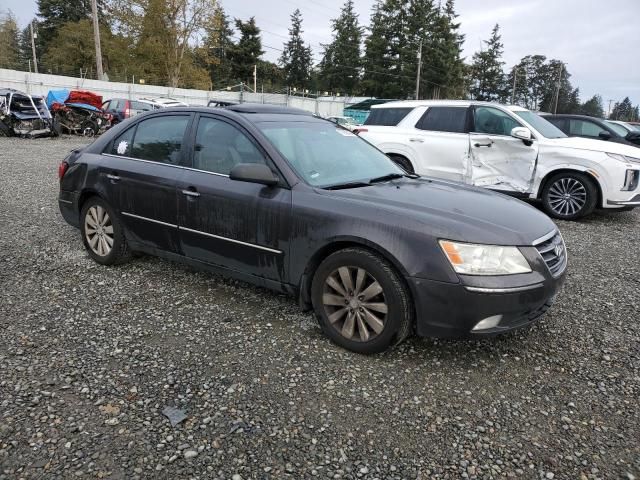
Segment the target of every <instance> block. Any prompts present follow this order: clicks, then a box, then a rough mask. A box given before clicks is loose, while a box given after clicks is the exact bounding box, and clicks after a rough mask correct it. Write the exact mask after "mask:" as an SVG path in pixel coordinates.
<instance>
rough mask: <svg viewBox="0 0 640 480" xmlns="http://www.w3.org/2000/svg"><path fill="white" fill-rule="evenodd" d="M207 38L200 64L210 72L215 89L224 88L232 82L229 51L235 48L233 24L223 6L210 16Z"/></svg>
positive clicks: (205, 28) (201, 50)
mask: <svg viewBox="0 0 640 480" xmlns="http://www.w3.org/2000/svg"><path fill="white" fill-rule="evenodd" d="M204 34H205V38H204V41H203V45H202V47H201V49H200V51H199V55H198V57H199V60H200V63H201V64H203V66H204V67H205V68H206V69H207V70H208V71H209V75H210V77H211V84H212V85H213V88H214V89H216V88H222V87H225V86H227V85H228V84H229V83H230V82H231V81H232V66H231V61H230V59H229V49H230V48H231V47H232V46H233V40H232V38H231V37H232V36H233V30H232V29H231V22H230V21H229V17H228V16H227V14H226V13H225V11H224V9H223V8H222V6H221V5H218V6H217V7H216V9H215V10H214V12H213V15H210V16H209V18H208V19H207V22H206V23H205V27H204Z"/></svg>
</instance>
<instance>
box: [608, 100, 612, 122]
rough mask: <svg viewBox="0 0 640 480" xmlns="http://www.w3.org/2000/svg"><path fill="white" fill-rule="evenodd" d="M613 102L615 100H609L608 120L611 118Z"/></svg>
mask: <svg viewBox="0 0 640 480" xmlns="http://www.w3.org/2000/svg"><path fill="white" fill-rule="evenodd" d="M611 102H613V98H610V99H609V108H608V109H607V118H609V117H610V116H611Z"/></svg>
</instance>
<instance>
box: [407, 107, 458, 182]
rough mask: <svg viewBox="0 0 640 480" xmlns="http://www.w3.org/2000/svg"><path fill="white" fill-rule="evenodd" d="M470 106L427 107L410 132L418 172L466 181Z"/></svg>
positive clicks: (409, 139) (410, 141) (409, 138)
mask: <svg viewBox="0 0 640 480" xmlns="http://www.w3.org/2000/svg"><path fill="white" fill-rule="evenodd" d="M469 111H470V110H469V107H465V106H460V107H458V106H452V107H446V106H443V107H429V108H428V109H427V111H426V112H424V114H423V115H422V117H421V118H420V119H419V120H418V122H417V123H416V124H415V128H414V129H413V131H412V132H410V134H409V136H408V139H407V140H408V141H409V143H410V145H411V147H412V148H413V149H414V150H415V151H416V152H417V157H418V162H419V166H418V173H422V174H425V175H429V176H432V177H436V178H444V179H447V180H455V181H459V182H469V178H470V176H469V173H470V172H468V164H469V133H468V132H469V129H468V124H470V119H469V118H468V115H469Z"/></svg>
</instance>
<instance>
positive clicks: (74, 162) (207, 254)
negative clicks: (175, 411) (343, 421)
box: [58, 103, 622, 353]
mask: <svg viewBox="0 0 640 480" xmlns="http://www.w3.org/2000/svg"><path fill="white" fill-rule="evenodd" d="M437 105H438V106H439V107H444V108H447V109H448V110H431V112H430V113H429V115H428V117H427V118H426V119H422V117H423V116H424V114H425V113H426V111H427V110H428V109H430V108H431V107H432V106H435V105H423V104H422V103H411V104H406V103H401V104H397V105H391V106H388V107H386V108H387V109H386V110H384V111H382V110H381V111H380V112H377V113H376V112H375V111H374V114H373V116H372V118H373V119H374V120H375V119H376V118H378V119H379V120H381V123H389V122H390V120H389V119H394V121H395V123H396V125H397V124H398V123H402V120H406V124H404V126H401V127H399V128H397V129H396V130H397V132H398V133H397V137H398V138H399V140H398V141H397V142H396V143H397V144H398V145H402V144H403V140H402V138H404V135H405V133H404V132H405V130H406V131H409V130H411V129H413V130H411V131H414V130H416V129H415V124H416V123H417V122H418V121H419V120H420V122H421V123H420V125H421V126H429V125H433V122H434V121H435V120H434V119H436V120H438V121H442V122H444V124H443V125H447V129H446V130H444V131H439V132H436V133H437V135H439V136H440V137H442V139H443V140H442V142H440V141H433V143H434V144H436V145H438V151H437V152H435V153H433V154H429V155H430V156H429V157H426V156H425V157H424V158H423V157H422V156H421V157H418V156H417V155H416V156H415V157H414V156H412V155H409V154H408V153H407V152H408V150H402V152H404V154H405V155H407V156H406V157H404V158H406V159H407V160H408V161H411V162H414V161H416V160H417V159H418V158H420V159H421V162H420V163H418V162H417V161H416V163H411V165H405V166H404V168H401V167H400V166H398V165H397V164H396V163H395V162H393V161H392V160H391V159H390V158H389V157H388V156H387V155H385V154H384V153H383V152H384V148H383V149H382V150H381V149H379V148H376V147H374V146H373V145H372V144H371V143H369V142H367V141H365V140H364V138H361V137H359V136H358V135H356V134H354V133H352V132H351V131H349V130H347V129H344V128H342V127H340V126H338V125H336V124H335V123H331V122H329V121H326V120H324V119H321V118H318V117H315V116H313V115H311V114H310V113H308V112H305V111H302V110H296V109H290V108H284V107H276V106H269V105H251V104H244V105H231V106H227V107H226V108H207V107H180V108H167V109H159V110H153V111H149V112H145V113H143V114H140V115H138V116H136V117H134V118H130V119H128V120H125V121H123V122H121V123H120V124H118V125H116V126H115V127H113V128H112V129H110V130H109V131H108V132H107V133H105V134H104V135H102V136H101V137H100V138H98V139H97V140H96V141H94V142H93V143H92V144H91V145H87V146H86V147H84V148H82V149H79V150H75V151H73V152H72V153H71V154H69V156H67V158H65V159H64V160H63V161H62V162H61V164H60V168H59V171H58V175H59V178H60V193H59V198H58V201H59V208H60V211H61V213H62V215H63V217H64V218H65V220H66V221H67V222H68V223H69V224H71V225H73V226H75V227H77V228H79V230H80V233H81V239H82V242H83V243H84V246H85V248H86V250H87V252H88V254H89V255H90V256H91V257H92V258H93V259H94V260H95V261H96V262H98V263H100V264H104V265H112V264H116V263H120V262H123V261H126V260H128V259H129V258H130V257H131V254H132V252H146V253H149V254H153V255H158V256H161V257H164V258H167V259H171V260H175V261H179V262H183V263H187V264H189V265H192V266H195V267H198V268H203V269H206V270H211V271H215V272H220V273H223V274H226V275H229V276H232V277H234V278H239V279H242V280H244V281H248V282H251V283H254V284H257V285H260V286H263V287H267V288H270V289H273V290H276V291H279V292H284V293H289V294H291V295H294V296H296V297H297V298H298V300H299V303H300V305H301V306H302V307H303V308H304V309H313V310H314V312H315V314H316V316H317V318H318V320H319V322H320V324H321V326H322V329H323V331H324V332H325V333H326V335H327V336H328V337H329V338H331V339H332V340H333V341H335V342H336V343H337V344H339V345H341V346H343V347H345V348H348V349H350V350H353V351H356V352H362V353H372V352H379V351H382V350H384V349H386V348H387V347H389V346H390V345H393V344H397V343H399V342H401V341H402V340H403V339H405V338H406V337H407V336H409V335H411V334H417V335H420V336H431V337H464V336H482V335H494V334H498V333H503V332H507V331H510V330H513V329H516V328H521V327H525V326H527V325H530V324H531V323H532V322H533V321H535V320H536V319H537V318H539V317H540V316H541V315H542V314H544V313H545V312H546V311H547V309H548V308H549V307H550V306H551V304H552V303H553V302H554V300H555V298H556V294H557V292H558V290H559V288H560V286H561V285H562V283H563V281H564V278H565V275H566V268H567V254H566V250H565V245H564V241H563V239H562V235H561V234H560V232H559V230H558V228H557V227H556V226H555V225H554V223H553V222H552V221H551V220H550V219H549V217H547V216H546V215H545V214H544V213H542V212H540V211H539V210H537V209H536V208H534V207H532V206H530V205H527V204H526V203H524V202H521V201H519V200H517V199H515V198H512V197H510V196H505V195H500V194H497V193H494V192H491V191H489V190H487V189H481V188H476V187H474V186H473V185H464V183H462V182H460V181H452V180H464V178H466V177H465V175H466V176H467V177H469V178H471V179H474V178H475V179H477V180H482V182H480V183H481V184H484V185H486V186H491V187H493V186H496V185H498V184H500V185H503V184H504V185H511V186H512V187H513V189H514V190H520V189H522V190H523V191H527V189H528V188H530V187H529V183H528V181H526V178H525V177H526V176H527V175H529V176H531V175H532V174H531V172H530V171H529V169H533V170H534V171H535V170H536V169H537V167H536V165H537V164H536V162H535V161H534V160H531V161H529V157H530V156H533V155H529V153H530V152H528V151H527V152H528V155H526V156H523V157H522V158H521V157H518V156H516V155H518V154H520V152H522V151H525V148H533V149H535V151H536V152H537V154H536V156H537V155H543V154H544V152H545V149H549V150H551V148H552V147H551V146H547V144H548V143H549V142H551V140H552V139H553V138H552V137H553V135H552V134H553V133H554V132H556V129H555V127H553V126H551V125H550V124H548V122H546V121H544V120H542V119H540V118H539V117H535V118H533V117H531V118H530V117H529V116H528V114H529V113H530V112H526V111H524V110H523V111H517V112H518V113H517V115H518V117H517V118H522V124H520V121H519V120H517V118H512V114H511V113H509V112H511V111H510V110H504V109H503V108H502V107H499V108H497V110H496V111H493V110H490V111H482V110H480V106H479V105H477V104H474V105H471V104H469V103H467V104H463V103H456V104H453V105H449V104H446V103H439V104H437ZM482 108H487V109H489V108H494V107H493V106H489V105H484V106H482ZM452 109H455V111H454V110H452ZM457 109H461V110H462V111H463V115H462V117H460V115H459V113H460V112H459V111H458V110H457ZM514 115H515V114H514ZM495 117H497V118H495ZM382 120H385V121H384V122H382ZM396 120H397V121H396ZM414 120H415V122H414ZM469 122H475V123H476V124H477V125H478V127H477V128H480V129H481V131H480V132H478V133H475V130H476V128H472V127H471V126H470V125H472V124H470V123H469ZM538 122H540V123H538ZM512 125H513V126H512ZM367 128H368V129H370V132H371V133H373V125H372V124H369V125H368V126H367ZM440 128H442V127H440ZM505 129H506V130H505ZM447 130H448V131H447ZM421 131H424V132H430V130H426V129H425V130H421ZM472 131H473V132H474V133H469V132H472ZM503 131H506V132H507V133H508V135H503V134H502V132H503ZM542 132H544V133H545V134H546V135H548V137H547V136H543V135H542ZM363 133H366V132H361V133H360V135H362V136H363V137H364V135H363ZM385 134H387V133H385ZM388 135H390V136H393V135H394V134H393V131H389V132H388ZM414 135H415V136H414ZM510 135H513V136H510ZM503 137H506V138H503ZM561 137H564V135H563V134H562V133H561V132H559V133H558V134H557V138H561ZM411 138H416V139H418V141H417V142H415V143H418V144H426V143H427V141H428V142H432V138H431V137H422V136H420V137H419V136H417V133H416V132H414V133H413V134H412V136H411V137H408V138H407V142H409V144H413V143H412V141H411ZM434 138H436V137H434ZM460 138H464V139H466V140H465V141H466V143H467V144H468V145H471V146H469V147H468V148H478V149H481V152H482V155H483V156H482V157H478V158H477V159H476V160H471V159H470V158H469V155H470V154H469V151H468V150H465V148H459V147H460V145H459V139H460ZM507 139H512V140H513V142H510V141H505V140H507ZM543 139H544V140H543ZM517 142H519V143H517ZM445 143H446V145H445ZM512 143H513V144H512ZM551 143H552V142H551ZM476 144H477V146H476ZM381 145H382V147H384V145H385V143H381ZM447 145H448V149H451V150H453V151H454V152H455V155H454V154H451V153H450V152H448V150H447ZM481 145H482V146H481ZM494 145H495V146H494ZM425 146H426V145H425ZM503 148H504V149H508V151H509V152H512V153H513V155H514V157H513V158H514V160H513V162H512V164H513V165H515V167H516V172H519V174H518V175H513V174H511V171H510V170H509V169H507V168H506V167H507V166H506V164H505V165H495V166H494V165H493V163H494V162H495V159H496V158H497V157H492V156H491V154H492V153H493V152H498V151H500V150H501V149H503ZM557 148H561V147H557ZM567 148H569V147H567ZM485 149H486V150H485ZM465 152H466V153H465ZM395 154H396V155H398V154H400V151H396V152H395ZM441 156H448V157H447V158H451V159H453V158H454V156H455V157H458V158H457V160H455V161H457V162H460V163H461V164H463V166H462V167H460V168H461V169H462V170H463V174H462V175H461V174H460V172H459V171H458V170H459V168H458V167H457V166H453V164H452V165H451V166H450V167H447V166H446V165H445V163H444V161H443V163H438V159H439V158H440V157H441ZM427 158H429V159H431V160H432V161H433V162H434V163H435V164H436V165H440V167H442V169H441V170H438V169H437V168H432V167H431V166H430V162H428V161H427ZM525 161H529V163H528V164H527V165H526V166H524V167H521V166H520V165H519V163H521V162H525ZM451 162H454V160H451ZM621 163H622V162H621ZM476 164H477V165H478V167H477V168H478V169H479V170H478V171H474V170H473V169H475V168H476ZM464 165H467V167H464ZM552 165H555V164H554V163H552V162H551V163H550V164H549V165H548V166H545V167H544V168H545V172H547V171H551V166H552ZM414 166H415V168H413V167H414ZM440 167H438V168H440ZM445 167H446V168H448V169H449V170H448V171H449V173H448V177H449V178H447V175H444V174H442V173H441V172H447V170H446V168H445ZM464 168H467V169H468V168H471V171H468V170H464ZM541 168H542V167H541ZM412 169H413V170H417V171H420V170H429V169H431V170H429V171H433V172H434V173H435V174H434V175H431V176H429V177H426V176H424V177H423V176H420V175H417V174H415V173H412V172H408V171H407V170H412ZM502 169H504V170H505V172H507V173H508V175H510V176H507V174H503V173H500V171H501V170H502ZM594 171H595V170H594ZM526 172H528V173H526ZM437 177H445V178H437ZM498 177H502V178H503V182H502V183H500V182H498V180H497V178H498ZM521 177H522V178H521ZM534 177H535V176H534ZM535 178H537V177H535ZM552 178H555V177H553V176H552ZM576 178H582V177H576ZM585 178H586V177H585ZM496 182H497V183H496ZM529 182H530V181H529ZM535 182H537V183H539V182H538V181H537V180H535ZM467 183H474V182H467ZM558 185H560V186H562V187H563V188H565V187H566V188H573V187H572V186H571V185H564V184H558V183H557V182H556V181H555V180H554V181H553V182H552V186H553V187H554V188H555V187H557V186H558ZM613 197H614V198H615V196H613ZM607 198H609V197H607Z"/></svg>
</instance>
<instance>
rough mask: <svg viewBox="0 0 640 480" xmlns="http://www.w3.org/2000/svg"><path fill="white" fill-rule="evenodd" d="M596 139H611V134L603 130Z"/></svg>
mask: <svg viewBox="0 0 640 480" xmlns="http://www.w3.org/2000/svg"><path fill="white" fill-rule="evenodd" d="M598 137H599V138H600V139H601V140H609V139H610V138H611V134H610V133H609V132H607V131H605V130H602V131H601V132H600V133H599V134H598Z"/></svg>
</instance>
